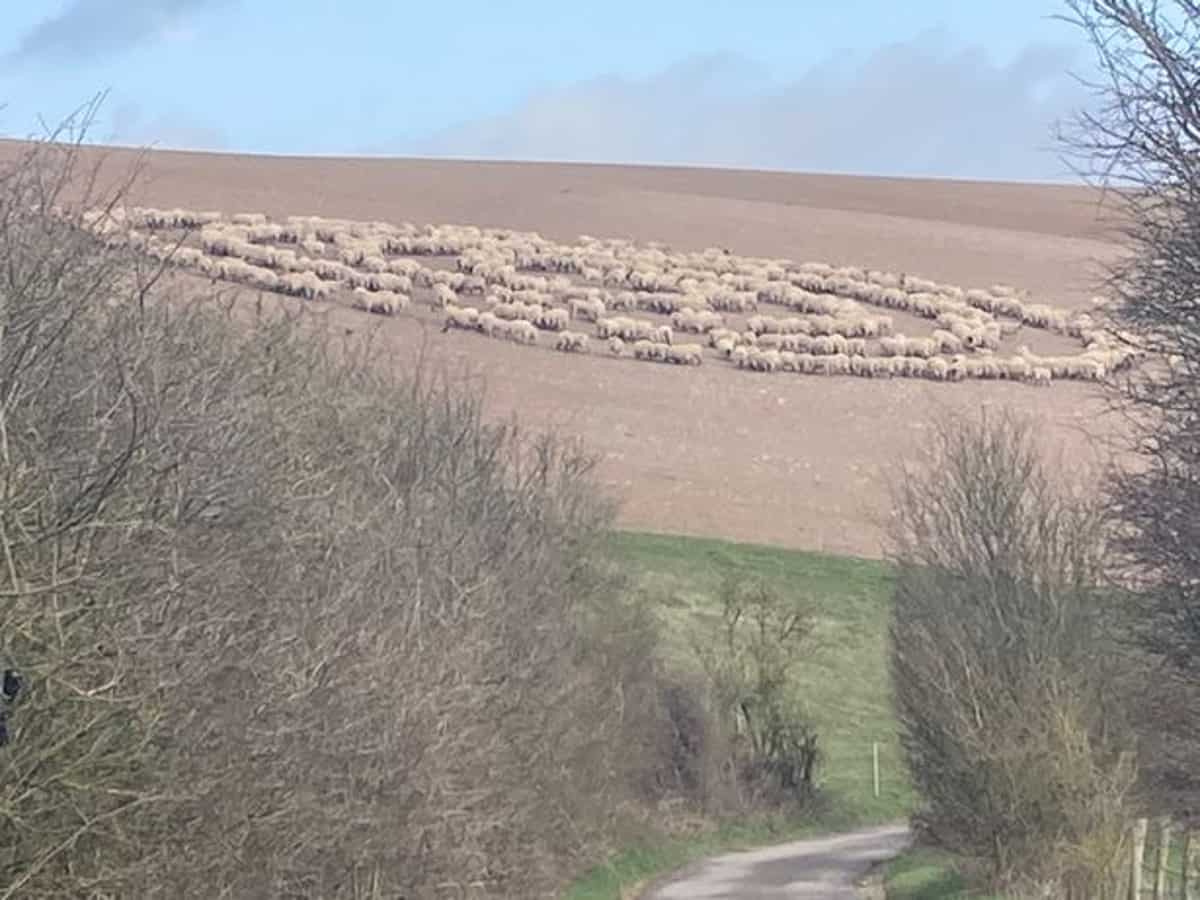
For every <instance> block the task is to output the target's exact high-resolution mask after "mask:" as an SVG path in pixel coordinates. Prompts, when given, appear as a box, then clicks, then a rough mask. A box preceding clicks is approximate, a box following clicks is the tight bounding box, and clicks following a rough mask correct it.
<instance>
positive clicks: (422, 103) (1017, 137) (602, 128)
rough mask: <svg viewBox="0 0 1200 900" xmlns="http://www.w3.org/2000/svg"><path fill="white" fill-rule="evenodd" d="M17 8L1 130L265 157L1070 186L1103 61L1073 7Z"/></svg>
mask: <svg viewBox="0 0 1200 900" xmlns="http://www.w3.org/2000/svg"><path fill="white" fill-rule="evenodd" d="M6 5H7V4H6ZM12 5H13V6H16V7H17V8H16V9H6V10H5V12H4V16H3V18H2V19H0V103H6V104H7V106H6V107H5V108H4V109H3V110H0V133H2V134H5V135H8V136H24V135H27V134H29V133H31V132H33V131H35V130H37V128H38V117H39V116H42V117H44V118H45V119H48V120H52V121H55V120H58V119H59V118H61V117H62V116H63V115H64V114H65V113H67V112H68V111H70V110H71V109H73V108H74V107H76V106H78V105H79V104H80V103H81V102H82V101H84V100H86V99H87V98H88V97H90V96H92V95H93V94H94V93H96V92H97V91H100V90H105V89H107V90H108V91H109V92H110V93H109V96H108V98H107V100H106V101H105V104H104V106H103V108H102V112H101V120H100V122H99V123H98V125H97V127H96V128H95V130H94V137H95V138H96V139H99V140H109V141H113V142H118V143H134V144H143V143H153V144H155V145H157V146H162V147H178V148H185V149H215V150H231V151H241V152H257V153H285V154H339V155H341V154H345V155H355V154H372V155H401V156H403V155H424V156H449V157H463V158H517V159H562V160H575V161H592V162H634V163H638V162H640V163H680V164H689V165H722V166H738V167H746V168H774V169H789V170H801V171H832V172H837V171H841V172H858V173H864V174H881V175H941V176H946V177H968V178H970V177H974V178H989V179H1001V180H1037V181H1040V180H1071V179H1070V176H1069V173H1068V172H1067V171H1066V170H1065V168H1064V166H1063V164H1062V163H1061V162H1060V161H1059V160H1058V158H1057V156H1056V154H1055V153H1054V152H1053V150H1052V146H1051V145H1052V141H1051V132H1050V129H1051V126H1052V124H1053V122H1054V121H1055V120H1056V119H1058V118H1061V117H1063V116H1067V115H1069V114H1070V113H1071V111H1072V110H1073V109H1075V108H1078V107H1079V106H1080V105H1081V104H1084V103H1086V102H1087V94H1086V93H1085V92H1083V91H1082V89H1080V88H1079V87H1078V86H1077V85H1076V84H1075V83H1074V82H1073V81H1072V80H1071V78H1070V76H1069V75H1068V71H1074V72H1080V73H1082V72H1086V71H1087V67H1088V65H1089V64H1090V62H1091V54H1090V51H1089V49H1088V48H1087V46H1086V45H1085V44H1084V42H1083V40H1082V36H1081V34H1080V33H1078V32H1077V31H1076V30H1075V29H1073V28H1072V27H1071V26H1069V25H1066V24H1064V23H1062V22H1057V21H1052V20H1050V19H1049V18H1048V17H1049V16H1050V15H1052V14H1054V13H1059V12H1062V11H1063V7H1062V3H1061V0H905V2H897V0H838V2H828V0H819V2H818V0H791V2H780V0H774V2H772V0H741V2H719V0H708V2H706V3H703V4H701V3H697V2H695V0H690V2H684V0H641V2H633V0H607V2H602V3H587V4H583V3H579V4H576V3H564V2H561V0H560V2H544V0H509V2H504V0H455V2H453V3H451V2H423V3H411V2H410V3H402V2H396V0H393V2H386V0H341V2H335V0H26V2H24V3H21V4H12Z"/></svg>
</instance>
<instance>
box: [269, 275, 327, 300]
mask: <svg viewBox="0 0 1200 900" xmlns="http://www.w3.org/2000/svg"><path fill="white" fill-rule="evenodd" d="M279 286H280V289H281V290H283V291H284V292H285V293H288V294H291V295H293V296H296V297H303V298H305V299H306V300H318V299H323V298H325V297H328V296H329V293H330V285H329V284H328V283H326V282H324V281H322V280H321V279H320V278H318V277H317V276H316V275H315V274H313V273H312V272H288V273H286V274H284V275H281V276H279Z"/></svg>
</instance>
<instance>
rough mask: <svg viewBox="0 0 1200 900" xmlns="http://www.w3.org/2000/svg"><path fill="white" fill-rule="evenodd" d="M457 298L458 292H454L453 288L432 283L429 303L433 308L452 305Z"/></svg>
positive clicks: (444, 307) (443, 307)
mask: <svg viewBox="0 0 1200 900" xmlns="http://www.w3.org/2000/svg"><path fill="white" fill-rule="evenodd" d="M457 300H458V294H457V293H455V292H454V290H453V289H452V288H451V287H449V286H448V285H445V284H434V285H433V301H432V304H431V305H432V306H433V308H434V309H446V308H448V307H450V306H454V305H455V302H456V301H457Z"/></svg>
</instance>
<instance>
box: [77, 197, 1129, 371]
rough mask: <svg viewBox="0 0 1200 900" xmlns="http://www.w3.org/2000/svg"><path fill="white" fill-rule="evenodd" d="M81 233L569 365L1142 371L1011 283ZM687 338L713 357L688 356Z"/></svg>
mask: <svg viewBox="0 0 1200 900" xmlns="http://www.w3.org/2000/svg"><path fill="white" fill-rule="evenodd" d="M81 221H82V223H83V227H85V228H87V229H89V230H91V231H92V232H93V233H94V234H95V236H96V237H97V238H98V239H100V240H103V241H105V242H106V243H109V244H113V243H120V242H124V243H126V244H127V245H129V246H132V247H134V248H136V249H138V250H140V251H142V252H145V253H148V254H150V255H152V256H155V257H158V258H161V259H169V260H170V261H171V262H172V263H173V264H175V265H177V266H180V267H183V268H186V269H194V270H197V271H199V272H202V273H204V274H206V275H208V276H210V277H212V278H219V279H223V280H228V281H234V282H237V283H240V284H244V285H246V286H248V287H251V288H255V289H258V290H264V291H275V292H279V293H284V294H289V295H292V296H296V297H302V298H305V299H308V300H318V299H334V298H337V297H343V298H348V299H349V301H350V305H351V307H352V308H354V309H358V310H361V311H364V312H368V313H374V314H378V315H384V316H394V315H397V314H399V313H401V312H404V311H406V310H409V309H410V308H411V307H413V305H414V302H415V301H417V300H420V301H421V303H422V304H423V305H425V306H427V307H429V308H431V309H433V310H435V311H437V313H439V314H440V315H441V316H442V317H443V329H442V330H443V331H451V330H455V331H462V332H469V333H472V334H479V335H483V336H486V337H491V338H497V339H502V340H510V341H515V342H518V343H524V344H531V345H536V344H538V343H539V337H540V336H541V335H543V334H546V335H548V336H549V337H548V338H547V341H546V342H545V343H546V345H547V346H548V347H551V348H553V349H555V350H559V351H562V352H564V353H588V352H590V351H589V347H590V346H591V344H590V339H591V338H593V337H594V338H597V339H599V340H600V341H601V342H602V346H603V347H605V348H606V349H607V351H608V354H609V355H612V356H616V357H624V358H629V359H634V360H644V361H650V362H660V363H673V364H677V365H700V364H701V363H703V362H704V360H705V359H706V358H715V359H717V360H720V361H724V362H727V363H728V364H729V365H731V366H733V367H736V368H739V369H745V370H749V371H754V372H791V373H797V374H804V375H844V376H859V377H864V378H894V377H906V378H928V379H932V380H936V381H961V380H964V379H1006V380H1011V381H1021V382H1024V383H1027V384H1031V385H1036V386H1047V385H1050V384H1052V383H1053V382H1054V381H1055V380H1058V379H1082V380H1101V379H1103V378H1105V377H1107V376H1108V375H1109V374H1110V373H1112V372H1115V371H1118V370H1120V369H1122V368H1124V367H1126V366H1128V365H1130V364H1131V363H1132V362H1133V355H1132V354H1131V353H1130V352H1129V351H1128V350H1125V349H1122V348H1121V347H1119V346H1117V345H1116V344H1115V342H1114V341H1113V340H1112V339H1111V338H1110V337H1109V336H1108V335H1107V334H1106V333H1105V332H1103V331H1102V330H1100V329H1099V328H1098V327H1097V325H1096V323H1095V322H1093V320H1092V319H1091V317H1090V316H1088V315H1087V314H1086V313H1070V312H1068V311H1065V310H1062V309H1058V308H1055V307H1053V306H1050V305H1047V304H1042V303H1031V302H1029V300H1028V295H1026V294H1024V293H1022V292H1019V291H1017V290H1016V289H1014V288H1013V287H1011V286H1008V285H1000V284H997V285H991V286H989V287H986V288H978V287H976V288H969V289H964V288H961V287H958V286H955V285H947V284H939V283H937V282H934V281H930V280H927V279H922V278H917V277H913V276H910V275H907V274H896V273H892V272H881V271H876V270H868V269H861V268H855V267H849V266H843V267H834V266H832V265H829V264H828V263H823V262H804V263H795V262H793V261H791V260H786V259H761V258H752V257H742V256H737V255H735V254H732V253H729V252H728V251H725V250H721V249H717V248H710V249H708V250H704V251H700V252H686V253H685V252H677V251H672V250H671V249H670V248H668V247H666V246H664V245H662V244H644V245H638V244H635V243H634V242H633V241H628V240H622V239H600V238H595V237H590V236H586V235H584V236H581V237H580V239H579V240H578V241H577V242H576V243H574V244H561V243H556V242H554V241H551V240H548V239H546V238H544V237H542V236H541V235H539V234H537V233H536V232H518V231H513V230H510V229H502V228H477V227H475V226H456V225H424V226H418V225H415V224H412V223H408V222H404V223H400V224H389V223H385V222H358V221H353V220H346V219H327V218H322V217H318V216H289V217H287V218H286V219H283V220H280V221H272V220H271V219H269V218H268V217H267V216H266V215H264V214H262V213H246V212H243V213H237V214H234V215H230V216H225V215H223V214H222V213H220V212H217V211H205V212H197V211H191V210H185V209H170V210H160V209H154V208H148V207H133V208H128V209H126V208H119V207H118V208H114V209H105V210H89V211H87V212H86V213H85V214H84V215H83V217H82V219H81ZM181 232H182V234H180V233H181ZM181 238H182V242H181ZM426 261H428V262H429V263H433V264H432V265H427V264H426ZM439 262H441V263H442V264H441V265H438V264H437V263H439ZM451 262H452V264H453V268H452V269H447V268H445V265H446V264H447V263H451ZM418 291H420V292H422V295H418V293H417V292H418ZM471 302H474V303H476V304H478V305H471ZM768 310H770V311H768ZM891 312H898V313H906V314H908V315H912V316H915V317H917V318H920V319H925V320H928V321H929V322H930V324H931V325H932V326H933V327H932V331H931V334H929V335H928V336H922V337H918V336H910V335H905V334H900V333H897V332H896V331H895V323H894V320H893V317H892V316H891V315H890V314H889V313H891ZM647 315H650V316H666V317H668V318H669V324H664V323H662V322H660V321H655V320H653V319H650V318H646V316H647ZM734 317H742V319H741V324H740V325H736V324H735V323H734V321H733V318H734ZM1026 327H1028V328H1034V329H1041V330H1044V331H1049V332H1052V333H1055V334H1059V335H1063V336H1066V337H1069V338H1073V339H1075V340H1077V341H1078V342H1079V343H1081V344H1082V345H1083V350H1082V352H1079V353H1075V354H1070V355H1059V356H1039V355H1037V354H1034V353H1032V352H1031V351H1030V350H1029V349H1028V347H1026V346H1020V347H1018V348H1017V350H1016V352H1015V353H1011V354H1002V353H1001V352H1000V348H1001V344H1002V342H1003V341H1004V339H1005V338H1011V337H1013V336H1014V335H1015V334H1016V333H1017V332H1018V331H1020V329H1022V328H1026ZM684 334H687V335H696V336H697V337H699V338H700V340H701V341H702V343H701V342H696V343H679V342H677V341H676V335H684ZM706 350H708V351H711V352H710V353H706Z"/></svg>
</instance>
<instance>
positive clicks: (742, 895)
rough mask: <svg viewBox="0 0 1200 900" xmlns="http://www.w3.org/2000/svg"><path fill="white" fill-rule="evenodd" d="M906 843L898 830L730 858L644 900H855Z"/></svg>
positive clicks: (876, 830) (808, 842)
mask: <svg viewBox="0 0 1200 900" xmlns="http://www.w3.org/2000/svg"><path fill="white" fill-rule="evenodd" d="M908 841H909V833H908V829H907V828H905V827H904V826H902V825H897V826H887V827H884V828H870V829H866V830H863V831H856V832H853V833H850V834H843V835H835V836H833V837H824V838H813V839H811V840H806V841H793V842H792V843H788V844H780V845H778V846H776V847H768V848H765V849H762V850H750V851H746V852H743V853H729V854H726V855H724V856H717V857H714V858H712V859H708V860H705V861H704V862H702V863H699V864H697V865H695V866H693V867H691V868H689V869H688V870H686V871H684V872H682V873H681V874H679V875H678V876H676V877H674V878H672V879H671V880H670V881H669V882H668V883H666V884H662V885H661V886H659V887H656V888H652V889H651V890H650V891H649V893H647V894H645V895H644V900H699V898H702V897H703V898H708V900H767V898H775V897H788V898H794V900H804V898H811V900H855V898H858V897H860V896H861V894H860V893H859V891H858V889H857V888H856V886H855V885H856V883H857V882H858V880H859V879H860V878H862V876H863V875H864V874H866V872H867V871H868V870H869V869H870V868H871V867H872V866H873V865H874V864H876V863H878V862H882V861H883V860H886V859H890V858H891V857H893V856H895V855H896V854H897V853H899V852H900V851H901V850H902V849H904V847H905V846H907V844H908Z"/></svg>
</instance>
